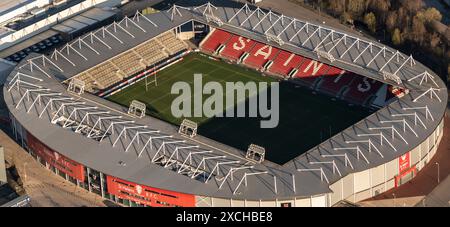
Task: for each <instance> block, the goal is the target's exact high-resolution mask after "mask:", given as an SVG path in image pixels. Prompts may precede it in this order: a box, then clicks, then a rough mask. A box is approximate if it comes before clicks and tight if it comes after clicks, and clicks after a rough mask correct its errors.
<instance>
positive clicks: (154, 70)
mask: <svg viewBox="0 0 450 227" xmlns="http://www.w3.org/2000/svg"><path fill="white" fill-rule="evenodd" d="M149 77H152V79H150V80H149ZM153 83H154V84H155V87H156V86H158V80H157V79H156V67H155V65H153V73H152V74H150V75H148V76H145V91H146V92H148V86H149V85H151V84H153Z"/></svg>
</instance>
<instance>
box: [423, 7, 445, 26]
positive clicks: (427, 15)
mask: <svg viewBox="0 0 450 227" xmlns="http://www.w3.org/2000/svg"><path fill="white" fill-rule="evenodd" d="M423 17H424V20H425V22H427V23H429V22H431V21H433V20H437V21H441V20H442V15H441V13H440V12H439V10H437V9H436V8H434V7H431V8H428V9H426V10H425V12H423Z"/></svg>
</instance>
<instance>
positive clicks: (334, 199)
mask: <svg viewBox="0 0 450 227" xmlns="http://www.w3.org/2000/svg"><path fill="white" fill-rule="evenodd" d="M10 118H11V127H12V129H13V133H14V136H15V139H16V141H18V142H19V144H21V145H22V146H23V147H24V148H25V149H26V150H27V151H28V152H29V153H30V154H31V155H32V156H33V157H34V158H35V159H36V160H37V161H38V162H39V163H41V164H42V165H43V166H45V167H46V168H47V169H49V170H51V171H52V172H54V173H55V174H57V175H59V176H61V177H63V178H64V179H66V180H67V181H69V182H71V183H73V184H76V185H77V186H79V187H82V188H84V189H86V190H89V191H90V192H93V193H96V194H99V195H101V196H102V197H103V198H105V199H109V200H111V201H113V202H116V203H119V204H122V205H125V206H142V205H146V206H188V207H193V206H196V207H244V206H245V207H280V206H293V207H326V206H333V205H334V204H336V203H338V202H339V201H341V200H344V199H345V200H348V201H350V202H358V201H361V200H364V199H368V198H371V197H373V196H376V195H378V194H380V193H383V192H385V191H387V190H389V189H392V188H394V187H397V186H399V185H401V184H404V183H406V182H407V181H408V180H410V179H412V178H413V177H414V176H415V175H416V174H417V172H418V171H420V170H421V169H422V168H423V167H424V166H425V165H426V164H427V163H428V162H429V161H430V160H431V159H432V158H433V156H434V155H435V153H436V150H437V147H438V145H439V143H440V141H441V139H442V136H443V129H444V119H443V117H442V118H441V119H440V124H439V125H438V127H437V128H436V129H435V130H434V131H433V133H432V134H431V135H430V136H429V137H428V138H427V139H426V140H424V141H422V143H421V144H420V145H419V146H417V147H416V148H414V149H413V150H411V151H410V152H408V153H406V154H405V155H403V156H400V157H398V158H396V159H394V160H391V161H390V162H387V163H385V164H382V165H379V166H377V167H374V168H371V169H368V170H365V171H362V172H356V173H352V174H348V175H347V176H344V177H343V178H341V179H339V180H338V181H337V182H334V183H332V184H330V188H331V190H332V191H333V193H329V194H322V195H317V196H312V197H308V198H279V199H277V200H275V201H249V200H234V199H231V198H213V197H204V196H201V195H189V194H184V193H178V192H174V191H170V190H165V189H157V188H152V187H151V185H137V184H135V183H132V182H129V181H126V179H119V178H116V177H114V176H109V175H106V174H104V173H101V172H98V171H96V170H94V169H91V168H90V167H89V166H83V165H81V164H79V163H77V162H74V161H72V160H70V159H69V158H68V157H64V156H63V155H61V154H59V153H58V151H53V150H51V149H49V148H48V147H47V146H46V145H45V143H44V142H41V141H39V140H37V139H36V138H35V137H34V136H33V135H31V134H30V133H28V131H27V130H26V129H25V128H24V127H22V125H21V124H20V122H18V121H17V120H16V119H15V118H14V116H13V115H12V114H11V113H10Z"/></svg>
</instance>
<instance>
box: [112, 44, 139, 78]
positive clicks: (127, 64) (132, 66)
mask: <svg viewBox="0 0 450 227" xmlns="http://www.w3.org/2000/svg"><path fill="white" fill-rule="evenodd" d="M141 59H142V58H141V57H140V56H138V55H137V54H135V53H134V52H133V51H132V50H131V51H127V52H125V53H123V54H121V55H119V56H117V57H115V58H113V59H111V61H112V62H113V63H114V65H116V66H117V67H118V68H119V69H120V70H122V72H124V73H125V75H126V76H127V77H128V76H131V75H134V74H135V73H138V72H140V71H142V70H144V69H145V68H144V66H143V65H142V64H141V63H140V61H141Z"/></svg>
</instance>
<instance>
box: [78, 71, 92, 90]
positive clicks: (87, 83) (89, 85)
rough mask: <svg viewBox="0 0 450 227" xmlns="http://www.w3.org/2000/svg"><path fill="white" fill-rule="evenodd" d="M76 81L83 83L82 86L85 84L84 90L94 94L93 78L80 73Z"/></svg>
mask: <svg viewBox="0 0 450 227" xmlns="http://www.w3.org/2000/svg"><path fill="white" fill-rule="evenodd" d="M77 79H79V80H81V81H83V82H84V84H85V87H84V90H85V91H88V92H94V87H95V80H94V78H92V77H91V75H89V74H87V73H82V74H80V75H78V76H77Z"/></svg>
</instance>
